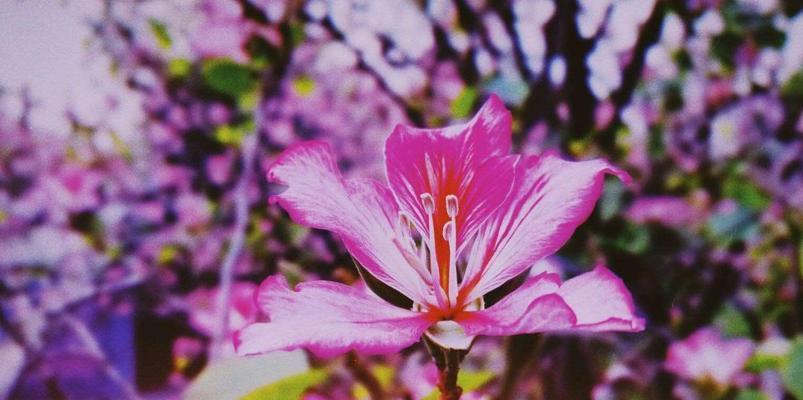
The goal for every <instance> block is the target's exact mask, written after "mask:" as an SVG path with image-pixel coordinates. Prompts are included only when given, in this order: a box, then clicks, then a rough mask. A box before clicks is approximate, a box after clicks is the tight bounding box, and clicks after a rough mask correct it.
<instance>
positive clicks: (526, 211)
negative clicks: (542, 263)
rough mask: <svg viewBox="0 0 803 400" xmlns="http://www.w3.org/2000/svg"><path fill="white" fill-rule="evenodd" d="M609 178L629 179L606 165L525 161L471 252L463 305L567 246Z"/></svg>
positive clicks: (550, 157) (552, 158)
mask: <svg viewBox="0 0 803 400" xmlns="http://www.w3.org/2000/svg"><path fill="white" fill-rule="evenodd" d="M606 173H607V174H613V175H616V176H617V177H619V178H620V179H622V180H624V181H628V180H629V179H630V177H629V176H628V175H627V173H625V172H624V171H622V170H619V169H616V168H614V167H612V166H611V165H610V164H608V163H607V162H605V161H603V160H590V161H580V162H573V161H566V160H563V159H561V158H560V157H558V156H557V155H555V154H554V153H545V154H543V155H541V156H540V157H528V158H525V159H523V160H521V162H520V163H519V164H518V165H517V168H516V181H515V182H514V188H513V192H512V193H511V195H510V196H509V197H508V200H507V201H506V202H505V204H504V205H503V206H502V207H501V208H500V209H499V212H498V215H497V218H498V220H496V221H495V222H496V223H487V224H485V225H484V226H483V228H482V229H481V230H480V232H479V234H478V238H477V241H476V242H475V244H474V248H473V249H472V255H471V256H470V257H469V264H468V266H467V269H466V274H465V279H464V280H463V284H462V289H461V292H462V293H461V295H462V297H463V298H464V299H465V301H467V302H470V301H472V300H473V299H476V298H477V297H479V296H482V295H484V294H485V293H488V292H489V291H491V290H493V289H494V288H496V287H498V286H500V285H502V284H504V283H505V282H506V281H508V280H509V279H511V278H513V277H515V276H517V275H518V274H520V273H522V272H523V271H525V270H526V269H528V268H530V267H531V266H532V265H533V264H534V263H535V262H536V261H538V260H540V259H542V258H544V257H546V256H549V255H551V254H552V253H554V252H555V251H557V250H558V249H559V248H560V247H561V246H563V244H564V243H566V241H567V240H568V239H569V237H571V235H572V233H574V230H575V229H576V228H577V226H578V225H580V224H581V223H582V222H583V221H585V220H586V218H588V216H589V215H590V214H591V212H592V211H593V210H594V204H596V202H597V199H598V198H599V196H600V194H601V193H602V184H603V182H604V177H605V174H606Z"/></svg>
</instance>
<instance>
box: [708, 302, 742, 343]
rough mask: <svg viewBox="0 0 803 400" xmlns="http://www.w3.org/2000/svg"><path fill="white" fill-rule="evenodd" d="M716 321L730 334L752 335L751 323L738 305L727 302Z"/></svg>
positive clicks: (723, 330)
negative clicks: (738, 308)
mask: <svg viewBox="0 0 803 400" xmlns="http://www.w3.org/2000/svg"><path fill="white" fill-rule="evenodd" d="M714 323H715V324H716V325H717V326H718V327H720V329H722V332H723V333H724V334H726V335H728V336H750V324H749V323H748V322H747V319H746V318H745V317H744V315H743V314H742V313H741V312H739V310H737V309H736V307H734V306H732V305H730V304H726V305H725V306H724V307H722V310H721V311H720V312H719V313H718V314H717V316H716V317H715V319H714Z"/></svg>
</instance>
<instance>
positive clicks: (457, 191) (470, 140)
mask: <svg viewBox="0 0 803 400" xmlns="http://www.w3.org/2000/svg"><path fill="white" fill-rule="evenodd" d="M511 121H512V120H511V115H510V112H509V111H508V110H507V109H505V106H504V104H503V103H502V101H501V100H499V98H498V97H496V96H491V97H490V98H489V99H488V101H487V102H486V103H485V104H484V105H483V106H482V108H481V109H480V110H479V111H478V113H477V115H476V116H474V118H473V119H471V120H470V121H469V122H467V123H466V124H463V125H454V126H449V127H445V128H441V129H419V128H412V127H407V126H402V125H398V126H397V127H396V129H394V130H393V132H392V133H391V134H390V136H389V137H388V138H387V141H386V142H385V160H386V161H385V162H386V168H387V177H388V181H389V183H390V187H391V189H392V190H393V193H394V195H395V196H396V198H397V199H398V202H399V205H400V208H401V209H402V210H403V211H405V212H407V213H409V214H410V215H411V216H412V218H413V222H414V224H415V225H416V226H417V228H418V229H419V230H420V231H421V232H428V230H427V229H428V226H429V222H428V217H427V214H426V213H425V212H424V208H423V206H422V203H421V194H422V193H429V194H431V195H432V196H433V199H434V200H435V207H436V208H435V232H436V233H437V235H436V237H440V232H441V231H440V230H439V229H441V228H442V226H443V224H444V223H445V222H446V221H448V217H447V214H446V196H447V195H450V194H452V195H455V196H457V198H458V203H459V212H458V214H457V229H458V230H457V243H458V247H459V244H462V243H465V239H466V238H467V237H468V236H470V234H471V232H472V231H473V230H475V229H476V228H477V226H478V225H479V224H480V223H481V222H482V221H484V220H485V219H486V218H487V217H488V216H489V215H491V213H492V211H493V210H495V209H496V208H497V207H498V206H499V205H500V204H501V203H502V202H503V201H504V199H505V196H506V195H507V193H508V191H509V188H510V187H509V185H510V180H511V178H512V176H513V160H512V159H511V158H508V157H504V158H502V157H500V156H504V155H507V154H508V153H509V152H510V140H511Z"/></svg>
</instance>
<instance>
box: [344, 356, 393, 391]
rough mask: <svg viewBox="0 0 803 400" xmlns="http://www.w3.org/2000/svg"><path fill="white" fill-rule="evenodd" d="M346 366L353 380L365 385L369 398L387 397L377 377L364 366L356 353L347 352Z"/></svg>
mask: <svg viewBox="0 0 803 400" xmlns="http://www.w3.org/2000/svg"><path fill="white" fill-rule="evenodd" d="M346 368H348V370H349V371H350V372H351V375H352V376H354V380H356V381H357V382H359V383H361V384H362V385H363V386H365V389H366V390H368V395H369V396H371V399H373V400H383V399H385V398H387V396H386V395H385V391H384V390H383V389H382V384H381V383H380V382H379V379H377V378H376V376H375V375H374V374H373V372H371V370H370V369H368V367H366V366H365V363H363V362H362V360H360V358H359V357H358V356H357V354H356V353H354V352H350V353H349V354H348V356H347V357H346Z"/></svg>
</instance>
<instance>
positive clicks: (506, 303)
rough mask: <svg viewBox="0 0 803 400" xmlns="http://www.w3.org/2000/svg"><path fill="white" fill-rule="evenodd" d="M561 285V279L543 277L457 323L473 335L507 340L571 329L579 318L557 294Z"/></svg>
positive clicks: (549, 276)
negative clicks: (504, 337)
mask: <svg viewBox="0 0 803 400" xmlns="http://www.w3.org/2000/svg"><path fill="white" fill-rule="evenodd" d="M559 285H560V278H559V277H558V276H557V275H555V274H550V273H543V274H540V275H538V276H535V277H533V278H530V279H528V280H527V281H526V282H525V283H524V284H523V285H521V287H519V288H518V289H516V290H515V291H514V292H513V293H511V294H510V295H508V296H506V297H505V298H503V299H502V300H500V301H499V302H498V303H496V304H494V305H493V306H491V307H489V308H487V309H485V310H480V311H469V312H465V313H464V314H463V315H460V316H459V317H458V318H457V321H458V322H459V323H460V325H462V326H463V329H465V331H466V333H467V334H469V335H491V336H507V335H518V334H522V333H533V332H543V331H554V330H563V329H569V328H571V327H573V326H574V325H575V322H576V317H575V315H574V313H573V312H572V310H571V308H569V305H568V304H566V302H565V301H564V300H563V299H562V298H561V297H560V296H559V295H558V294H557V293H556V292H557V291H558V289H559Z"/></svg>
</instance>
